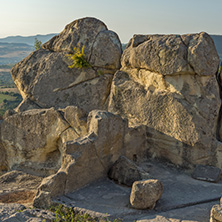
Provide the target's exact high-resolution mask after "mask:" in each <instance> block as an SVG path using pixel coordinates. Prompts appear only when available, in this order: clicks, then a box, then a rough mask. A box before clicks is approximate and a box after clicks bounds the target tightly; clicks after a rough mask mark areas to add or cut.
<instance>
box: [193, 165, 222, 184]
mask: <svg viewBox="0 0 222 222" xmlns="http://www.w3.org/2000/svg"><path fill="white" fill-rule="evenodd" d="M192 177H193V178H194V179H197V180H203V181H208V182H213V183H217V182H218V181H219V180H220V177H221V169H219V168H217V167H213V166H204V165H197V166H196V168H195V169H194V171H193V173H192Z"/></svg>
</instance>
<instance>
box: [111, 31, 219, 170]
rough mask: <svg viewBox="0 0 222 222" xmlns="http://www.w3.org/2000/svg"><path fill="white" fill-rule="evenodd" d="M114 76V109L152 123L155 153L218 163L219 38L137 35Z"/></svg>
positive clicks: (149, 127)
mask: <svg viewBox="0 0 222 222" xmlns="http://www.w3.org/2000/svg"><path fill="white" fill-rule="evenodd" d="M121 64H122V68H121V70H120V71H118V72H117V73H116V74H115V76H114V79H113V82H112V88H111V94H110V100H109V108H108V110H109V111H111V112H114V113H115V114H119V115H121V116H122V117H124V118H127V119H128V120H129V125H130V126H132V127H134V126H138V125H145V126H147V130H146V132H147V133H146V138H147V143H148V147H149V152H150V154H152V155H153V156H159V157H162V158H166V159H168V160H170V161H172V162H174V163H176V164H180V165H185V166H187V165H190V164H214V165H215V164H216V162H217V161H216V159H215V154H216V147H217V140H216V128H217V120H218V112H219V108H220V103H221V101H220V97H219V90H218V85H217V81H216V78H215V73H216V71H217V68H218V64H219V57H218V55H217V52H216V49H215V46H214V43H213V40H212V39H211V37H210V36H209V35H208V34H206V33H200V34H192V35H182V36H179V35H144V36H143V35H135V36H134V37H133V38H132V39H131V40H130V42H129V44H128V46H127V48H126V49H125V50H124V52H123V56H122V58H121Z"/></svg>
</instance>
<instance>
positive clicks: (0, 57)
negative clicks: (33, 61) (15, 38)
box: [0, 42, 34, 65]
mask: <svg viewBox="0 0 222 222" xmlns="http://www.w3.org/2000/svg"><path fill="white" fill-rule="evenodd" d="M32 51H34V45H33V46H31V45H28V44H24V43H4V42H0V65H3V64H15V63H17V62H19V61H21V60H22V59H23V58H25V57H26V56H27V55H29V54H30V53H31V52H32Z"/></svg>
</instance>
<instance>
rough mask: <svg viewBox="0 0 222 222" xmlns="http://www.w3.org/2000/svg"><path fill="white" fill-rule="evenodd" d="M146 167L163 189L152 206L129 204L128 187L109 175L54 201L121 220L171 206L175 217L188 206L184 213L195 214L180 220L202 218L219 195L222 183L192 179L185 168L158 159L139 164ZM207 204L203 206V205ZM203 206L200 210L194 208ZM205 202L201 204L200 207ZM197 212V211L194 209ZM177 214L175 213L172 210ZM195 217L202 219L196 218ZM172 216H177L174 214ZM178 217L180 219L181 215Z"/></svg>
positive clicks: (161, 210)
mask: <svg viewBox="0 0 222 222" xmlns="http://www.w3.org/2000/svg"><path fill="white" fill-rule="evenodd" d="M140 167H142V168H143V169H144V170H145V171H147V172H149V174H150V175H151V176H152V177H153V178H155V179H159V180H160V181H161V182H162V183H163V187H164V191H163V195H162V197H161V198H160V200H159V201H158V202H157V204H156V207H155V209H154V210H135V209H133V208H132V207H131V206H130V203H129V198H130V192H131V188H128V187H126V186H121V185H118V184H115V183H114V182H113V181H111V180H109V179H106V178H105V179H102V180H100V181H97V182H95V183H92V184H90V185H88V186H86V187H84V188H82V189H80V190H78V191H75V192H72V193H69V194H67V195H64V196H61V197H59V198H58V199H56V200H55V201H56V202H59V203H63V204H66V205H67V206H72V207H74V208H76V209H78V210H81V211H84V212H86V213H89V214H90V215H92V216H93V215H94V216H97V217H104V216H109V217H111V218H123V221H127V222H130V221H134V220H137V219H140V218H142V217H147V216H155V215H160V214H162V213H166V212H170V211H172V210H174V211H175V212H178V215H177V216H178V218H179V217H180V216H181V212H183V210H184V209H188V213H187V216H189V215H195V218H193V219H192V218H190V216H189V218H188V219H186V218H183V220H191V221H192V220H193V221H201V222H203V220H202V216H201V215H202V213H203V211H204V212H205V214H204V217H206V214H207V215H208V218H207V220H209V216H210V213H209V212H210V209H211V207H212V206H213V205H214V204H218V203H219V200H220V197H221V196H222V183H221V181H220V182H219V183H217V184H215V183H209V182H204V181H199V180H195V179H193V178H192V177H191V175H190V174H189V172H184V171H182V170H180V169H176V168H174V167H171V166H167V165H164V164H161V163H155V162H154V163H152V162H149V163H148V162H146V163H142V164H141V165H140ZM204 204H206V205H207V207H208V208H209V209H208V208H207V210H206V206H205V205H204ZM198 206H202V207H201V209H202V208H203V209H204V210H200V211H199V212H200V214H199V215H198V214H196V213H192V212H189V210H190V211H192V210H193V211H195V212H196V211H197V207H198ZM203 206H204V207H203ZM197 212H198V211H197ZM175 215H176V213H175ZM198 217H200V218H201V219H200V220H198ZM174 219H177V218H176V216H175V217H174ZM180 220H181V219H180Z"/></svg>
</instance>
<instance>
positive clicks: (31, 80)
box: [11, 18, 122, 112]
mask: <svg viewBox="0 0 222 222" xmlns="http://www.w3.org/2000/svg"><path fill="white" fill-rule="evenodd" d="M74 47H77V48H79V49H80V50H81V49H82V47H84V53H85V57H86V59H87V60H88V61H89V63H90V64H91V67H89V68H84V67H83V68H82V69H77V68H73V69H70V68H69V67H68V66H69V65H70V61H69V60H68V57H67V56H66V55H67V54H69V53H71V54H72V53H74V51H73V50H74ZM121 53H122V48H121V43H120V40H119V38H118V36H117V34H116V33H114V32H112V31H110V30H108V29H107V27H106V25H105V24H104V23H103V22H101V21H99V20H98V19H95V18H83V19H79V20H76V21H74V22H72V23H70V24H69V25H67V26H66V27H65V29H64V30H63V31H62V32H61V33H60V34H59V35H58V36H55V37H54V38H52V39H51V40H49V41H48V42H47V43H45V44H44V45H43V46H42V49H40V50H37V51H35V52H33V53H32V54H30V55H29V56H28V57H26V58H25V59H24V60H22V61H21V62H19V63H18V64H16V65H15V66H14V67H13V68H12V71H11V73H12V78H13V80H14V82H15V84H16V86H17V88H18V89H19V91H20V93H21V95H22V97H23V102H22V104H21V105H20V106H19V107H18V109H17V110H18V111H24V110H27V109H32V108H33V107H40V108H50V107H56V108H64V107H66V106H68V105H76V106H78V107H80V108H82V109H84V110H85V111H87V112H89V111H91V110H93V109H106V108H107V97H108V95H109V90H110V85H111V81H112V74H114V73H115V72H116V70H118V69H119V68H120V57H121Z"/></svg>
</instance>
